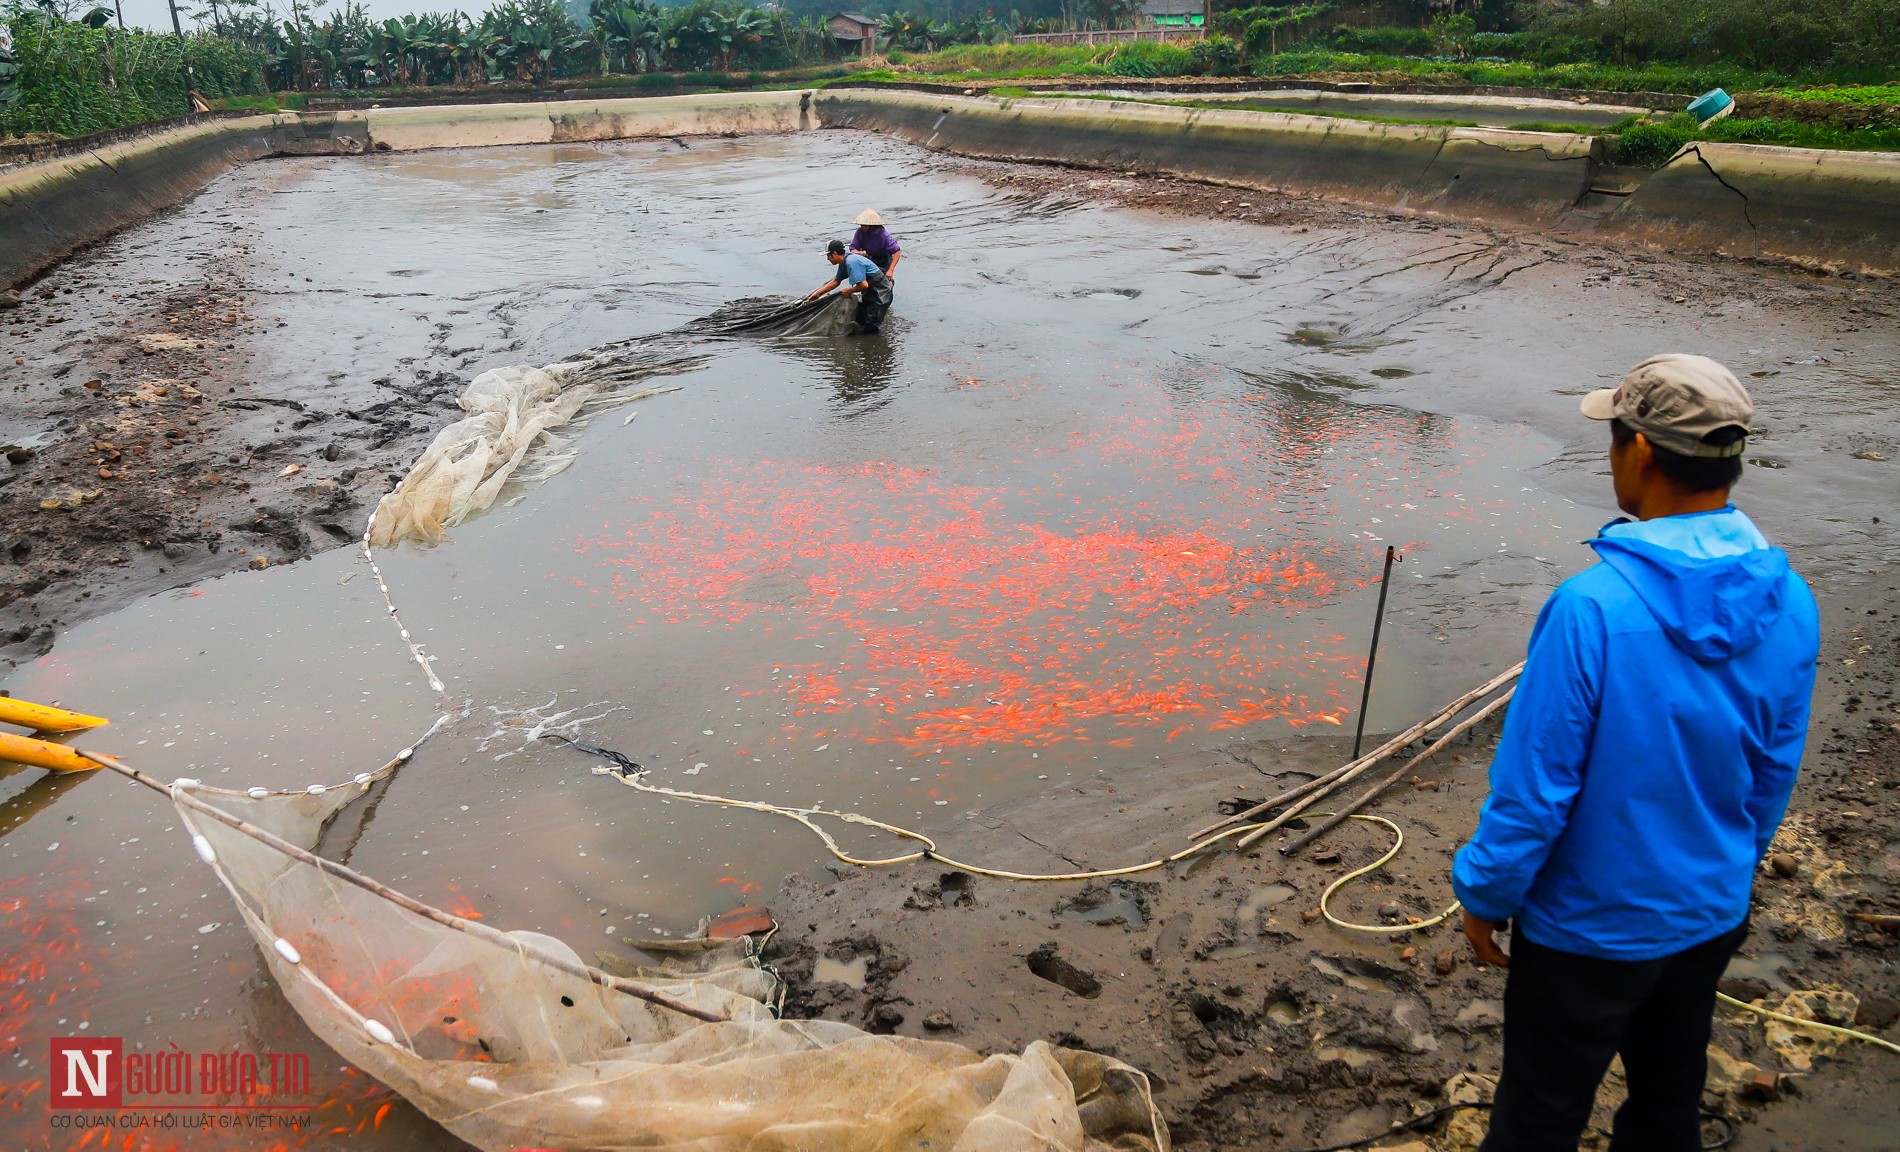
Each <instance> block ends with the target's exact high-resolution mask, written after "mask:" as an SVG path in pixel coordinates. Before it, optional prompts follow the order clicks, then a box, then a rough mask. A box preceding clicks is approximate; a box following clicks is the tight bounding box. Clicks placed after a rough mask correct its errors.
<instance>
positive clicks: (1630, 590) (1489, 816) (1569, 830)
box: [1452, 506, 1820, 960]
mask: <svg viewBox="0 0 1900 1152" xmlns="http://www.w3.org/2000/svg"><path fill="white" fill-rule="evenodd" d="M1591 547H1593V548H1595V549H1596V551H1597V553H1598V555H1599V556H1600V557H1601V558H1602V562H1601V563H1599V564H1598V565H1596V567H1594V568H1590V569H1586V570H1585V571H1583V572H1580V573H1578V574H1577V575H1575V576H1572V577H1571V578H1570V579H1568V580H1566V581H1564V582H1563V584H1561V585H1560V586H1559V587H1558V588H1557V590H1556V591H1555V592H1553V593H1552V594H1551V597H1550V600H1549V601H1548V602H1546V603H1545V605H1544V610H1543V612H1542V613H1541V614H1540V615H1539V616H1538V618H1537V626H1536V628H1535V629H1534V630H1533V631H1532V633H1531V642H1530V652H1529V654H1528V655H1527V657H1526V662H1525V665H1524V672H1523V675H1522V677H1521V678H1520V679H1519V681H1518V686H1517V695H1516V696H1515V697H1513V698H1512V700H1511V707H1510V712H1509V714H1508V715H1507V717H1506V720H1505V724H1504V735H1503V738H1502V739H1501V740H1500V742H1499V744H1498V750H1497V754H1496V755H1495V756H1494V757H1493V758H1492V761H1491V795H1490V796H1489V797H1488V798H1487V799H1486V800H1485V803H1484V810H1483V812H1482V813H1481V814H1480V816H1479V818H1478V830H1477V832H1476V833H1474V834H1473V835H1472V838H1471V842H1470V843H1468V844H1466V845H1465V846H1464V847H1463V848H1461V849H1459V850H1458V856H1457V859H1456V861H1455V862H1454V863H1453V865H1452V887H1453V889H1454V890H1455V891H1456V892H1457V894H1458V899H1459V900H1460V901H1461V902H1463V904H1464V906H1465V907H1466V908H1468V909H1469V910H1470V911H1471V912H1472V914H1473V915H1475V916H1477V917H1479V918H1480V919H1484V920H1490V921H1494V922H1496V921H1504V920H1515V921H1516V924H1517V929H1516V930H1517V931H1518V932H1519V933H1521V934H1522V935H1523V936H1524V938H1526V939H1528V940H1531V941H1533V942H1535V943H1538V944H1542V945H1544V946H1545V947H1547V948H1555V949H1558V950H1560V951H1564V952H1572V953H1577V954H1581V955H1584V956H1595V957H1599V958H1602V959H1608V960H1655V959H1660V958H1661V957H1664V956H1670V955H1673V954H1675V953H1677V952H1680V951H1682V950H1684V949H1686V948H1691V947H1694V946H1695V945H1697V944H1701V943H1705V942H1707V941H1709V940H1712V939H1714V938H1715V937H1717V936H1720V935H1722V934H1723V933H1725V932H1728V931H1730V930H1731V929H1733V928H1735V927H1736V926H1737V925H1738V924H1740V923H1741V922H1742V920H1743V918H1744V917H1746V916H1747V915H1748V902H1749V895H1750V892H1751V890H1752V888H1753V886H1754V874H1755V869H1756V866H1757V865H1758V864H1760V862H1761V858H1762V855H1763V853H1765V852H1766V851H1767V849H1768V842H1769V840H1770V839H1771V838H1773V836H1774V834H1775V829H1776V828H1777V827H1779V826H1780V824H1781V818H1782V815H1783V814H1784V813H1785V812H1786V811H1787V807H1788V795H1789V793H1790V792H1791V791H1792V790H1793V788H1794V780H1795V770H1796V768H1797V767H1798V766H1799V765H1800V763H1801V750H1802V747H1803V745H1804V743H1805V741H1806V739H1807V727H1808V699H1809V697H1810V695H1812V693H1813V691H1814V672H1815V660H1816V657H1817V655H1818V653H1819V649H1820V619H1819V615H1818V613H1817V612H1816V610H1815V606H1814V596H1813V594H1812V593H1810V592H1809V591H1808V586H1807V584H1806V583H1805V582H1803V581H1802V579H1801V577H1799V576H1797V575H1796V574H1795V573H1794V571H1793V570H1792V569H1790V568H1789V567H1788V557H1787V554H1786V553H1785V552H1783V551H1782V550H1781V549H1779V548H1773V547H1770V546H1769V544H1768V541H1767V540H1765V539H1763V538H1762V535H1761V533H1760V532H1759V531H1757V530H1756V528H1755V525H1754V524H1753V523H1752V522H1750V520H1749V519H1748V517H1747V516H1745V515H1743V514H1742V513H1741V512H1740V511H1738V510H1737V509H1735V508H1734V507H1732V506H1731V507H1728V508H1724V509H1721V510H1719V511H1715V512H1699V513H1691V514H1688V515H1683V516H1663V517H1658V518H1656V519H1653V520H1645V521H1642V522H1640V523H1637V522H1630V521H1618V522H1616V523H1613V524H1611V525H1609V526H1608V527H1606V528H1604V529H1603V531H1602V533H1601V534H1599V535H1598V537H1597V538H1596V539H1595V540H1593V541H1591Z"/></svg>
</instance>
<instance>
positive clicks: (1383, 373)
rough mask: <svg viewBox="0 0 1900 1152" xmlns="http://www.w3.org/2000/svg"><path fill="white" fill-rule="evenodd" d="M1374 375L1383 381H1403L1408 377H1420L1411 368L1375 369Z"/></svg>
mask: <svg viewBox="0 0 1900 1152" xmlns="http://www.w3.org/2000/svg"><path fill="white" fill-rule="evenodd" d="M1372 374H1373V375H1374V376H1377V377H1378V378H1379V379H1381V380H1403V379H1405V378H1406V377H1407V376H1416V375H1418V373H1416V372H1414V371H1412V370H1411V369H1410V368H1374V369H1373V370H1372Z"/></svg>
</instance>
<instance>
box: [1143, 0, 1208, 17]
mask: <svg viewBox="0 0 1900 1152" xmlns="http://www.w3.org/2000/svg"><path fill="white" fill-rule="evenodd" d="M1206 10H1207V9H1206V5H1205V3H1204V0H1141V14H1142V15H1143V16H1195V15H1199V14H1200V13H1202V12H1205V11H1206Z"/></svg>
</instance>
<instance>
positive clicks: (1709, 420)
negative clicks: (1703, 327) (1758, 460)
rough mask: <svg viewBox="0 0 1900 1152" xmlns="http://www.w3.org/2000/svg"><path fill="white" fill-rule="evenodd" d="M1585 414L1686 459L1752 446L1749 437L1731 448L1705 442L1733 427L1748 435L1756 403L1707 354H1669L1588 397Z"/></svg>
mask: <svg viewBox="0 0 1900 1152" xmlns="http://www.w3.org/2000/svg"><path fill="white" fill-rule="evenodd" d="M1583 414H1584V415H1585V416H1588V417H1589V418H1590V419H1592V420H1621V421H1622V422H1623V423H1624V424H1625V425H1626V426H1628V427H1629V428H1630V429H1631V430H1633V431H1636V432H1641V433H1642V434H1643V435H1644V436H1646V437H1648V438H1649V442H1650V443H1651V444H1654V445H1656V446H1657V447H1658V448H1667V449H1669V450H1670V451H1671V452H1676V453H1680V454H1681V455H1684V456H1717V457H1719V456H1740V455H1741V454H1742V452H1743V450H1744V449H1746V448H1747V446H1748V442H1747V440H1746V438H1744V439H1740V440H1736V441H1734V442H1733V443H1730V444H1709V443H1706V442H1704V440H1703V438H1704V437H1705V436H1707V435H1708V434H1709V433H1711V432H1714V431H1715V430H1716V429H1718V428H1727V427H1730V426H1731V425H1732V426H1736V427H1739V428H1741V430H1742V431H1743V432H1744V433H1747V432H1749V431H1750V427H1749V423H1750V421H1752V420H1754V418H1755V402H1754V401H1753V400H1750V399H1749V398H1748V389H1746V388H1744V387H1742V382H1741V381H1740V380H1737V379H1736V378H1735V373H1733V372H1730V371H1729V370H1728V369H1727V368H1724V367H1722V366H1721V365H1720V364H1717V363H1716V362H1715V361H1713V360H1711V359H1709V358H1708V357H1707V356H1690V355H1686V354H1684V353H1681V352H1667V353H1664V354H1663V355H1661V356H1651V357H1650V358H1649V359H1647V360H1645V361H1643V362H1642V363H1641V364H1638V365H1637V366H1636V367H1634V368H1632V369H1630V370H1629V375H1627V376H1625V377H1623V382H1622V383H1621V384H1620V385H1618V386H1617V387H1615V388H1599V389H1597V390H1596V391H1595V392H1592V393H1590V394H1589V395H1587V396H1585V397H1584V398H1583Z"/></svg>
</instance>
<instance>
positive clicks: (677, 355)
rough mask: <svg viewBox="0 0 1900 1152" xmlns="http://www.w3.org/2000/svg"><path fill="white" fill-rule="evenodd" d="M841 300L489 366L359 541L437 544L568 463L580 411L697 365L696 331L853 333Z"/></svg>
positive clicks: (791, 305) (774, 301) (743, 311)
mask: <svg viewBox="0 0 1900 1152" xmlns="http://www.w3.org/2000/svg"><path fill="white" fill-rule="evenodd" d="M855 311H856V308H855V305H854V304H853V302H852V301H850V300H847V299H841V298H839V297H837V296H825V297H821V298H820V299H818V300H803V299H801V298H799V297H796V296H793V297H783V296H762V297H753V298H750V299H745V300H736V301H734V302H732V303H731V304H728V305H726V306H725V307H723V308H721V309H719V311H717V312H714V313H712V314H711V315H709V316H705V317H702V318H700V319H698V320H695V321H693V322H692V323H689V324H687V325H685V326H683V327H680V328H676V329H674V330H672V331H670V332H662V333H659V334H657V335H654V336H644V337H640V338H638V339H634V340H625V341H620V342H618V343H614V344H606V345H602V346H601V347H598V348H592V349H589V350H588V351H586V352H583V353H581V354H580V355H579V356H577V357H575V358H574V359H572V360H568V361H563V362H561V363H559V364H550V365H547V366H546V367H542V368H535V367H530V366H528V365H525V364H515V365H510V366H508V367H505V368H493V369H490V370H489V371H487V372H484V373H482V374H481V375H480V376H477V377H476V378H475V379H474V380H473V381H472V382H471V383H470V384H469V386H468V387H467V388H466V389H465V390H464V391H463V392H462V395H461V396H460V397H459V398H458V399H457V400H456V403H457V404H458V405H460V407H461V409H462V411H463V412H465V413H467V415H465V416H463V417H462V419H460V420H457V421H456V422H455V423H453V424H451V425H449V426H448V427H447V428H444V429H442V431H440V432H438V433H437V434H436V437H435V439H434V440H433V441H431V442H430V444H429V446H428V448H426V449H424V450H423V453H422V455H421V456H420V457H418V458H417V460H416V462H415V464H413V465H411V466H410V469H409V474H408V475H407V476H405V477H403V480H402V483H400V484H398V485H397V486H396V488H395V490H394V491H392V492H390V493H389V494H388V495H386V496H384V497H383V498H382V500H381V501H379V502H378V503H377V505H376V512H375V514H374V516H373V517H372V518H371V520H370V529H369V535H370V542H371V543H373V544H375V545H377V546H378V547H388V546H390V545H392V544H395V543H397V542H399V541H404V540H411V541H420V542H428V543H439V542H441V541H443V540H445V539H447V538H448V529H450V528H453V527H454V526H456V525H457V524H460V523H462V522H463V521H464V520H466V519H468V518H469V517H470V516H473V515H475V514H477V513H479V512H484V511H486V510H487V509H489V508H491V507H493V506H494V504H495V502H496V501H497V500H499V499H500V498H501V497H502V495H503V493H504V492H505V491H507V490H508V489H509V487H510V485H519V484H525V483H532V482H535V481H538V480H545V479H547V478H548V477H550V476H553V475H555V474H556V473H558V472H560V471H561V470H562V469H564V468H566V467H567V466H568V465H569V464H571V463H572V462H573V460H574V453H573V452H572V451H571V450H570V449H571V445H572V443H573V440H574V437H575V436H577V435H579V433H580V432H581V431H582V429H583V428H585V426H586V421H587V418H588V417H589V416H592V415H594V414H596V413H598V412H601V411H604V410H606V409H609V408H618V407H622V406H624V405H627V404H631V403H633V402H634V401H636V400H644V399H646V398H647V397H649V396H656V395H659V394H660V393H662V392H667V391H671V390H672V389H670V388H664V387H653V386H647V385H645V382H646V381H648V380H652V379H654V378H657V377H661V376H671V375H677V374H679V373H682V372H690V371H693V370H694V369H696V368H699V367H701V366H702V365H704V364H705V362H706V361H705V356H704V355H703V354H699V353H695V352H694V351H693V345H694V342H695V339H696V338H697V339H705V338H710V337H721V336H843V335H847V334H849V333H850V332H852V331H854V330H855V328H856V324H855V322H854V320H853V318H852V317H853V315H854V313H855Z"/></svg>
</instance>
